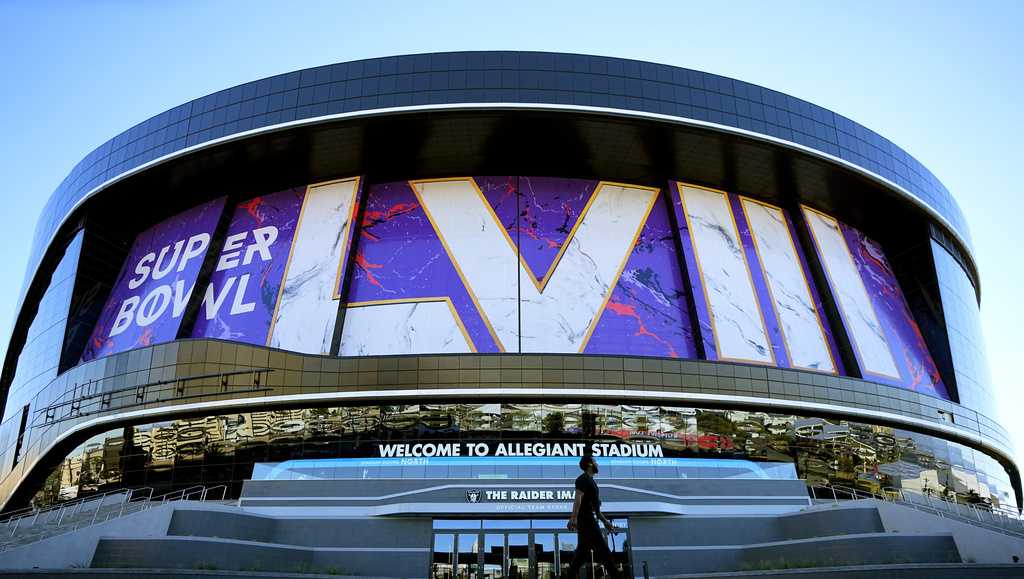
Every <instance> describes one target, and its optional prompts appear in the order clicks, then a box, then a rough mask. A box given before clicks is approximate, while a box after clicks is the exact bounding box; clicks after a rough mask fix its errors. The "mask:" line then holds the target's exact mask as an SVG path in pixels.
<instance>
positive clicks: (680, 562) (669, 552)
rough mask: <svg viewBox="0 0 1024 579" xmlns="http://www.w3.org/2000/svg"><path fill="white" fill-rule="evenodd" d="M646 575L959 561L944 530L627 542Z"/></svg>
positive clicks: (640, 568) (638, 568)
mask: <svg viewBox="0 0 1024 579" xmlns="http://www.w3.org/2000/svg"><path fill="white" fill-rule="evenodd" d="M644 562H646V563H647V566H648V569H649V572H650V574H651V575H656V576H665V575H677V574H684V573H715V572H733V571H756V570H759V569H773V568H818V567H834V566H840V565H878V564H912V563H960V562H962V559H961V558H960V553H959V551H958V550H957V546H956V543H955V541H954V540H953V536H952V535H951V534H949V533H935V534H925V533H920V534H893V533H865V534H859V535H846V536H833V537H816V538H811V539H796V540H789V541H778V542H772V543H760V544H748V545H717V546H680V545H678V544H676V543H675V542H674V541H673V542H672V544H668V545H662V546H639V547H636V546H635V547H633V566H634V570H637V571H639V570H642V569H643V564H644Z"/></svg>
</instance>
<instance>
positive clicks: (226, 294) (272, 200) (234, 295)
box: [192, 187, 305, 346]
mask: <svg viewBox="0 0 1024 579" xmlns="http://www.w3.org/2000/svg"><path fill="white" fill-rule="evenodd" d="M304 196H305V188H304V187H303V188H296V189H289V190H287V191H281V192H279V193H273V194H270V195H263V196H260V197H255V198H253V199H250V200H248V201H245V202H242V203H239V204H238V205H237V206H236V207H235V210H234V214H233V215H232V218H231V225H230V226H229V228H228V233H227V237H226V238H225V241H224V247H223V249H222V250H221V253H220V257H219V258H218V260H217V267H216V269H215V270H214V272H213V275H212V276H211V278H210V285H209V286H207V288H206V290H205V292H206V293H205V294H204V298H203V302H202V306H201V308H200V310H199V315H198V317H197V318H196V322H195V327H194V328H193V329H192V337H193V338H218V339H222V340H232V341H235V342H245V343H247V344H256V345H260V346H263V345H266V343H267V338H268V336H267V334H268V331H269V330H270V322H271V319H272V317H273V315H274V308H275V307H276V305H277V298H278V295H279V294H280V289H281V282H282V278H283V276H284V270H285V266H286V264H287V262H288V253H289V250H290V249H291V245H292V237H293V236H294V235H295V225H296V222H297V221H298V218H299V211H300V210H301V208H302V201H303V198H304Z"/></svg>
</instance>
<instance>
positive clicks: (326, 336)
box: [268, 178, 360, 354]
mask: <svg viewBox="0 0 1024 579" xmlns="http://www.w3.org/2000/svg"><path fill="white" fill-rule="evenodd" d="M359 185H360V179H358V178H353V179H345V180H342V181H335V182H330V183H325V184H318V185H310V186H309V188H308V190H307V192H306V199H305V201H304V203H303V207H302V213H301V215H300V217H299V223H298V225H297V226H296V231H295V240H294V242H293V243H292V248H291V255H290V258H289V260H288V265H287V270H286V272H285V277H284V280H285V281H284V284H283V285H282V288H281V295H280V297H279V298H278V303H277V311H276V312H275V314H274V319H273V323H272V326H271V329H270V338H269V344H268V345H269V346H271V347H274V348H281V349H284V350H290V351H293V352H302V353H306V354H327V353H329V352H330V349H331V341H332V339H333V336H334V324H335V320H336V319H337V312H338V305H339V303H338V300H337V299H336V297H335V295H336V291H337V287H338V275H339V271H340V268H341V266H342V260H344V259H346V258H347V252H348V248H349V246H350V244H348V243H346V242H345V241H346V239H348V228H349V226H350V225H351V222H352V217H353V212H354V210H355V207H356V202H357V196H358V194H359V188H360V187H359Z"/></svg>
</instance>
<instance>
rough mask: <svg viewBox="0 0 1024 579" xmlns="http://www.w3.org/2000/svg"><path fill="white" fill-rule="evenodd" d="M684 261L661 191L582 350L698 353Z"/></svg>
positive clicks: (674, 354)
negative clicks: (690, 314) (685, 278)
mask: <svg viewBox="0 0 1024 579" xmlns="http://www.w3.org/2000/svg"><path fill="white" fill-rule="evenodd" d="M680 263H681V262H680V259H679V254H678V252H677V251H676V245H675V232H673V231H672V226H671V223H670V221H669V215H668V208H667V207H666V203H665V198H664V197H663V196H661V195H659V196H658V200H657V201H655V205H654V208H653V209H652V210H651V213H650V215H649V216H648V218H647V222H646V223H645V224H644V228H643V230H642V231H641V233H640V237H639V239H637V242H636V245H635V246H634V247H633V251H632V253H631V254H630V256H629V261H627V262H626V267H625V269H624V270H623V272H622V275H621V276H619V280H618V283H616V284H615V289H614V291H613V292H612V296H611V299H609V300H608V302H607V303H606V304H605V308H604V312H603V314H602V315H601V318H600V321H599V322H598V324H597V327H596V328H595V330H594V333H593V334H592V335H591V338H590V342H588V343H587V347H586V350H584V351H585V352H586V353H588V354H620V355H622V354H625V355H631V356H664V357H670V358H696V357H697V351H696V345H695V344H694V336H693V329H692V328H691V325H690V317H689V314H688V312H689V304H688V302H687V300H688V297H687V294H686V286H685V284H684V281H683V272H682V270H681V269H680Z"/></svg>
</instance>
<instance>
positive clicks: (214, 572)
mask: <svg viewBox="0 0 1024 579" xmlns="http://www.w3.org/2000/svg"><path fill="white" fill-rule="evenodd" d="M0 577H14V578H21V577H24V578H26V579H77V578H96V579H136V578H138V579H191V578H193V577H202V578H203V579H239V578H243V577H252V578H254V579H356V578H355V576H352V575H330V574H322V573H278V572H273V571H268V572H263V571H229V570H219V569H199V570H188V571H183V570H175V569H27V570H19V571H4V570H0ZM358 579H396V578H392V577H372V576H370V577H367V576H360V577H359V578H358Z"/></svg>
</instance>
